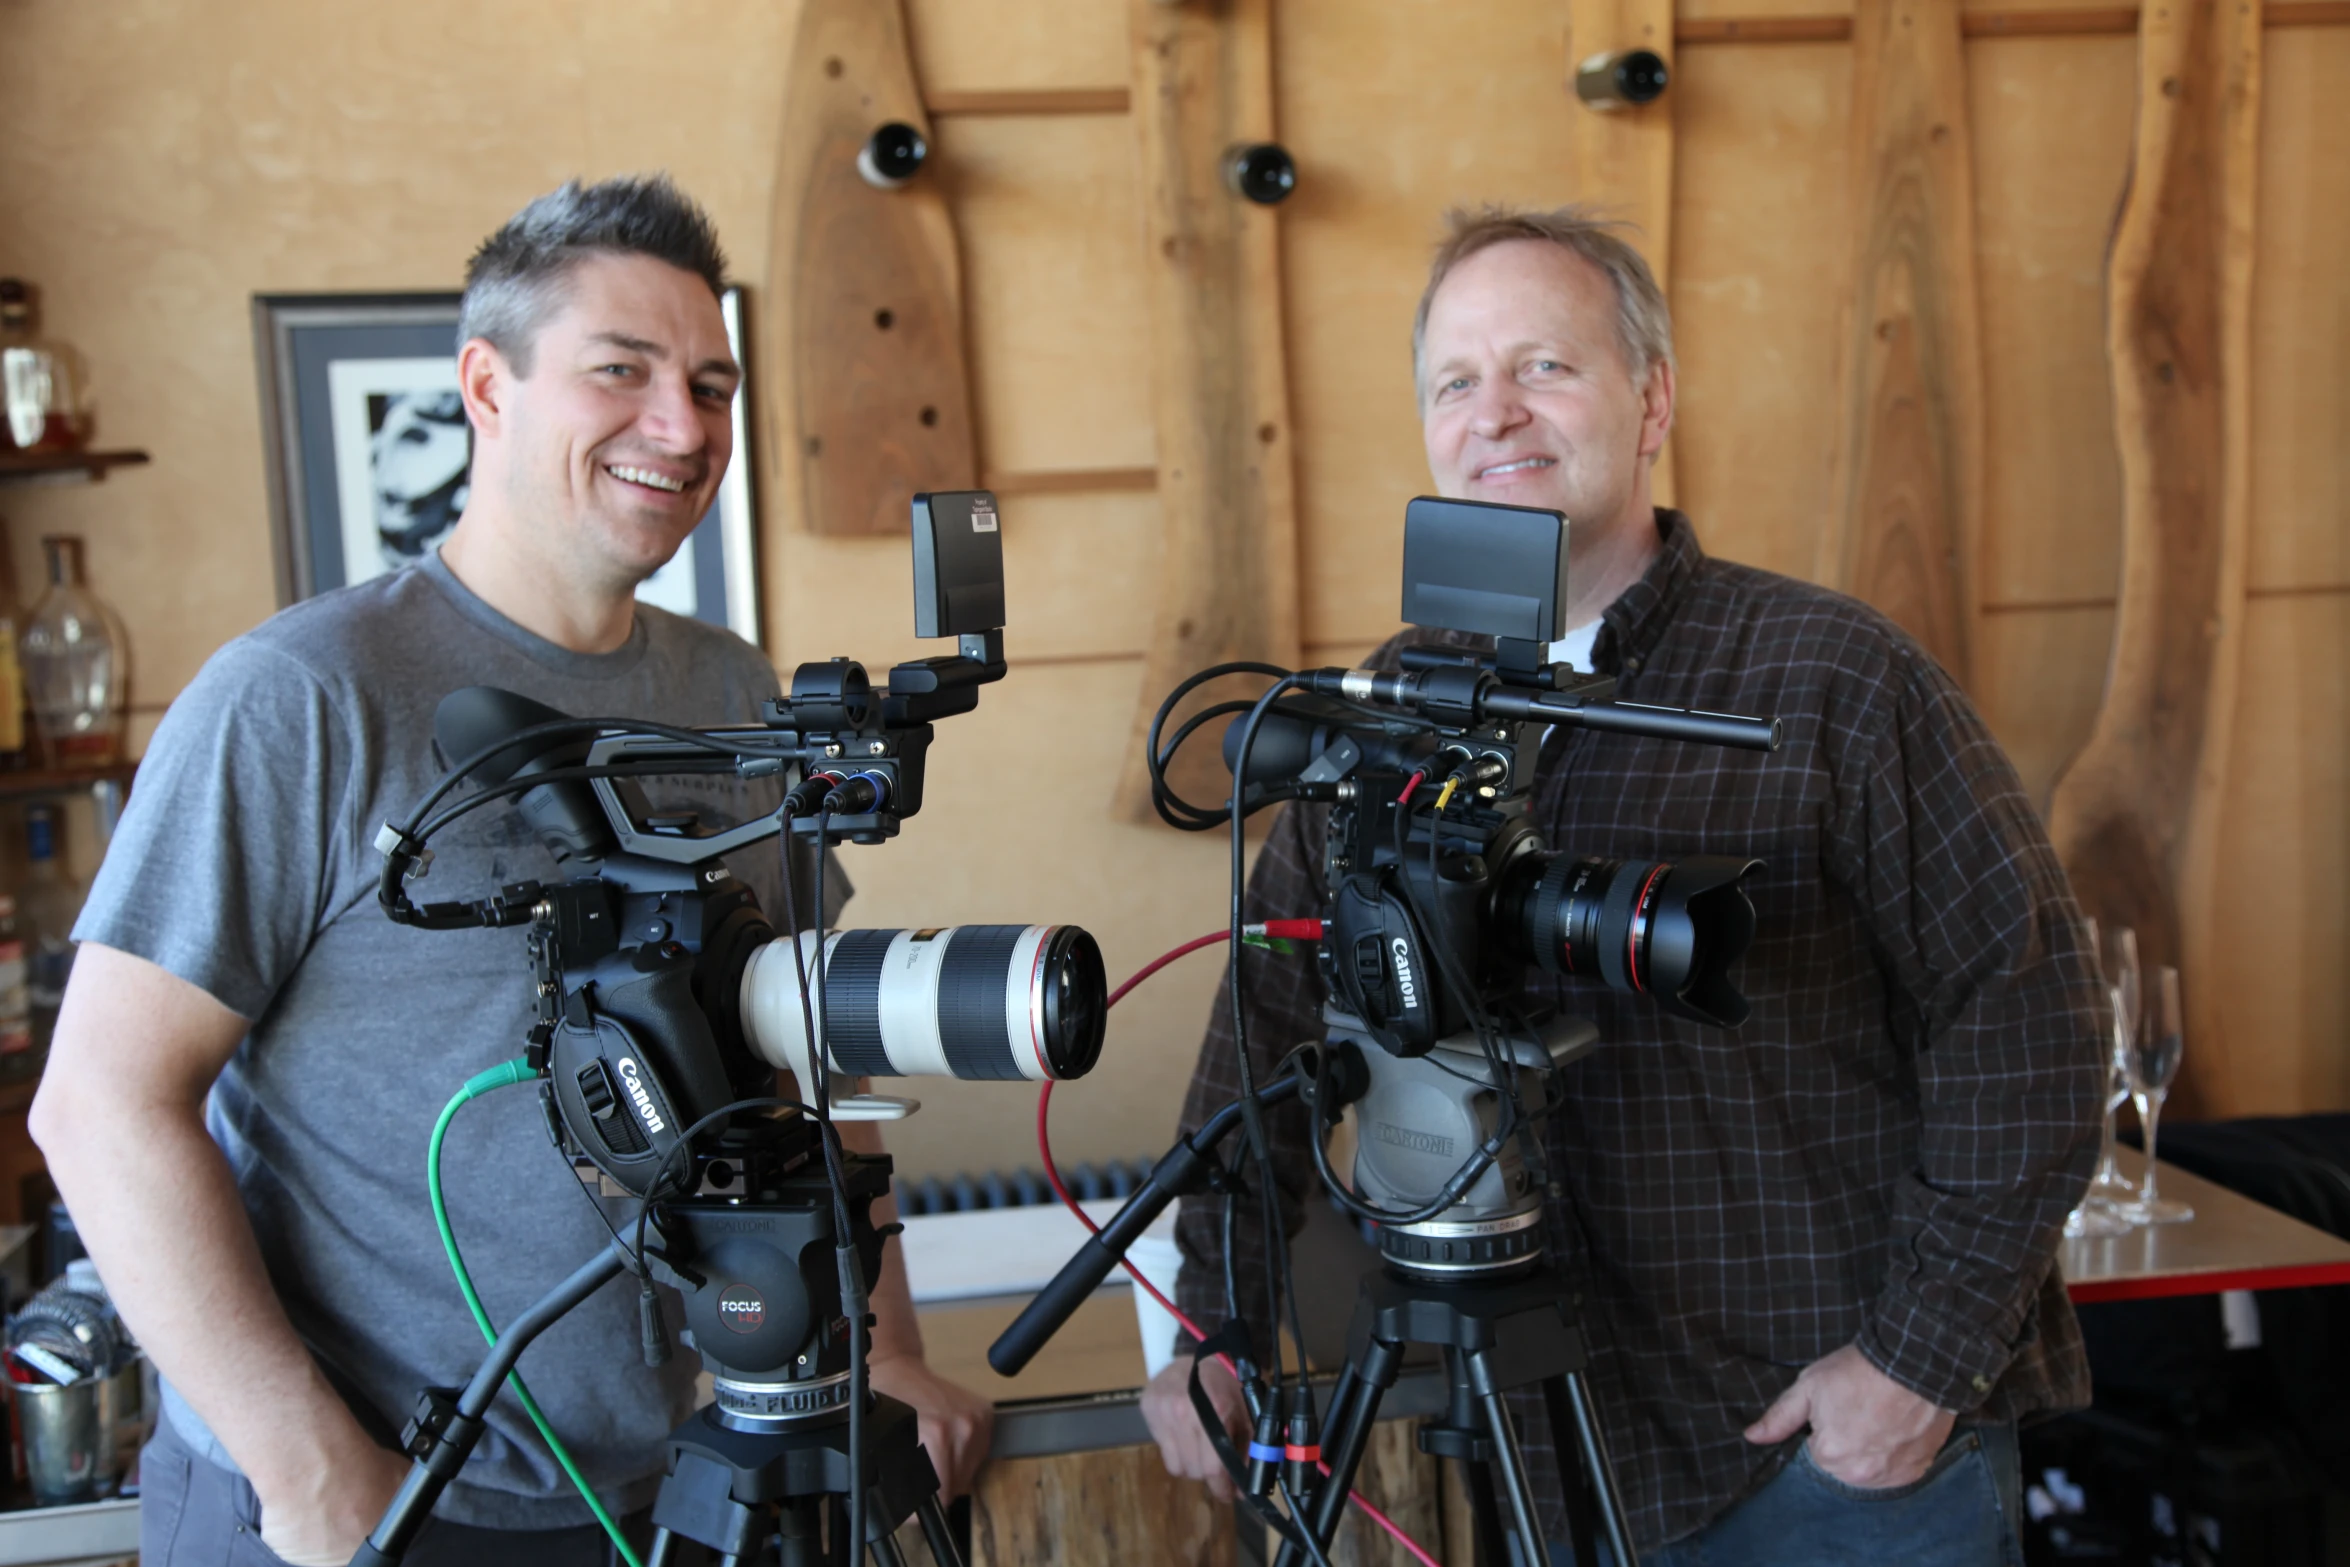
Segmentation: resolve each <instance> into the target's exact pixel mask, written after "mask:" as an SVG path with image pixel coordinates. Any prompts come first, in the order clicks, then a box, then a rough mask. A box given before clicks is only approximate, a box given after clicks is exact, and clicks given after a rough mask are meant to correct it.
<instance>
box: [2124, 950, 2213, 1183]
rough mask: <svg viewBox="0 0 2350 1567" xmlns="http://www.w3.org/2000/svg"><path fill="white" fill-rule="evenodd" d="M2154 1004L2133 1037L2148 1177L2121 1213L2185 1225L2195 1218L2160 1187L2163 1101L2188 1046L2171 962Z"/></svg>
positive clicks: (2159, 976)
mask: <svg viewBox="0 0 2350 1567" xmlns="http://www.w3.org/2000/svg"><path fill="white" fill-rule="evenodd" d="M2151 1000H2152V1002H2153V1005H2152V1006H2151V1007H2150V1008H2149V1009H2148V1011H2147V1016H2146V1018H2145V1021H2144V1024H2143V1026H2142V1027H2141V1028H2140V1029H2139V1030H2138V1032H2137V1033H2136V1034H2135V1035H2133V1036H2132V1037H2131V1040H2130V1050H2129V1068H2130V1097H2131V1098H2132V1099H2134V1100H2136V1101H2137V1103H2138V1121H2139V1124H2140V1125H2142V1126H2144V1127H2145V1128H2146V1176H2145V1179H2144V1180H2142V1181H2141V1182H2140V1183H2139V1185H2138V1195H2137V1196H2136V1197H2135V1198H2134V1199H2132V1200H2131V1201H2129V1202H2126V1203H2123V1204H2122V1205H2121V1214H2122V1217H2123V1218H2125V1219H2128V1220H2130V1221H2131V1222H2132V1223H2135V1224H2179V1223H2183V1222H2184V1221H2186V1220H2188V1219H2192V1218H2193V1217H2195V1210H2194V1209H2193V1208H2190V1207H2188V1206H2187V1205H2186V1204H2185V1203H2183V1202H2171V1201H2168V1200H2166V1199H2164V1198H2163V1197H2161V1196H2159V1195H2157V1194H2156V1192H2155V1190H2154V1171H2155V1167H2154V1132H2155V1125H2156V1123H2157V1122H2159V1121H2160V1120H2161V1119H2162V1102H2163V1100H2164V1099H2166V1098H2168V1097H2169V1096H2170V1085H2171V1083H2172V1081H2173V1080H2174V1079H2175V1078H2177V1076H2178V1075H2179V1057H2180V1055H2181V1054H2182V1053H2183V1052H2184V1051H2185V1049H2186V1015H2185V1013H2184V1012H2183V1010H2182V1009H2181V1008H2180V1006H2179V971H2178V970H2177V969H2175V968H2172V967H2170V966H2169V965H2167V964H2165V965H2164V966H2162V967H2161V968H2158V969H2156V970H2155V971H2154V994H2153V996H2152V998H2151Z"/></svg>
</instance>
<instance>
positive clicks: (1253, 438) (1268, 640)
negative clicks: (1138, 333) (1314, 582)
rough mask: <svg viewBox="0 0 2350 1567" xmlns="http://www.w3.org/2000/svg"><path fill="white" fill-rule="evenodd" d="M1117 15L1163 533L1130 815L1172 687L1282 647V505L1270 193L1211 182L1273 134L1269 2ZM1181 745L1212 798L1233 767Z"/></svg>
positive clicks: (1275, 247) (1292, 558)
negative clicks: (1143, 270)
mask: <svg viewBox="0 0 2350 1567" xmlns="http://www.w3.org/2000/svg"><path fill="white" fill-rule="evenodd" d="M1127 15H1128V19H1129V25H1130V26H1131V28H1132V36H1133V44H1134V88H1133V97H1132V103H1133V111H1132V113H1133V120H1134V129H1135V138H1136V142H1137V147H1138V151H1139V153H1140V163H1141V173H1142V187H1143V211H1144V223H1143V230H1144V240H1145V244H1146V245H1147V246H1148V251H1147V254H1146V256H1145V264H1146V266H1147V267H1148V269H1149V279H1150V282H1149V287H1150V300H1151V348H1152V355H1153V375H1154V377H1155V380H1156V386H1155V388H1154V398H1153V407H1154V412H1155V416H1156V421H1157V432H1158V461H1159V484H1158V491H1159V511H1160V532H1161V536H1162V538H1163V540H1164V548H1163V553H1162V555H1161V557H1160V564H1159V571H1158V595H1157V604H1156V606H1155V609H1154V615H1153V623H1152V631H1151V640H1150V649H1149V652H1148V653H1147V655H1146V656H1145V658H1144V661H1143V675H1142V690H1141V693H1140V701H1139V704H1138V707H1137V710H1136V713H1135V719H1134V726H1133V735H1134V738H1133V745H1132V747H1131V749H1130V751H1129V753H1128V759H1127V765H1126V770H1125V774H1124V777H1123V778H1122V780H1121V782H1120V785H1119V790H1118V803H1119V809H1120V811H1121V812H1122V813H1123V814H1125V815H1127V816H1130V817H1133V818H1134V819H1137V820H1143V819H1147V818H1149V816H1150V814H1151V808H1150V780H1149V775H1148V773H1147V771H1146V769H1145V765H1144V758H1143V746H1144V736H1145V735H1146V734H1147V732H1148V729H1149V725H1150V718H1151V714H1152V713H1153V712H1154V711H1156V710H1157V708H1158V705H1159V703H1160V701H1161V700H1162V699H1163V698H1164V697H1165V695H1166V693H1167V691H1168V690H1169V688H1171V687H1172V686H1173V685H1174V684H1175V683H1176V682H1177V681H1179V680H1181V679H1182V678H1183V677H1185V676H1186V675H1189V674H1191V673H1193V672H1194V671H1196V670H1198V669H1200V668H1202V667H1204V666H1206V665H1209V664H1214V663H1220V662H1224V661H1227V660H1233V659H1258V660H1264V661H1267V662H1271V663H1275V664H1280V665H1283V666H1285V667H1286V666H1294V665H1295V664H1296V662H1297V657H1298V602H1297V508H1296V499H1295V495H1294V480H1293V477H1292V471H1291V459H1290V449H1291V445H1292V440H1291V433H1292V432H1291V427H1290V422H1289V391H1288V377H1287V372H1286V370H1285V368H1284V360H1283V355H1282V343H1281V254H1280V231H1279V227H1278V222H1277V217H1276V213H1277V211H1278V209H1276V208H1271V207H1258V206H1253V205H1251V204H1250V203H1249V202H1247V201H1244V200H1242V199H1241V198H1240V197H1239V196H1237V195H1235V194H1234V193H1233V192H1232V191H1231V190H1229V189H1228V188H1226V186H1225V183H1224V162H1225V157H1226V154H1227V153H1228V152H1229V151H1230V150H1231V149H1232V148H1233V147H1235V146H1239V145H1243V144H1246V143H1250V142H1264V141H1271V140H1273V80H1272V76H1273V72H1272V48H1273V44H1272V19H1271V16H1270V0H1197V3H1192V4H1169V3H1166V0H1129V7H1128V12H1127ZM1304 178H1305V179H1307V180H1311V179H1312V178H1313V173H1312V171H1311V170H1307V171H1305V173H1304ZM1258 685H1259V686H1260V687H1261V685H1262V682H1258ZM1217 694H1220V695H1230V694H1232V693H1231V692H1230V691H1229V690H1224V691H1221V692H1219V693H1217ZM1185 760H1186V761H1188V762H1189V763H1190V765H1189V766H1188V767H1186V768H1185V769H1183V770H1182V771H1181V772H1179V773H1178V775H1177V777H1178V780H1179V785H1180V787H1181V789H1182V792H1183V793H1184V794H1185V796H1186V797H1187V798H1190V799H1192V800H1194V801H1196V802H1198V803H1201V804H1208V803H1211V802H1215V801H1220V800H1222V799H1223V798H1224V797H1225V795H1226V793H1227V792H1228V790H1229V789H1230V786H1231V775H1230V774H1229V773H1226V772H1224V770H1223V767H1222V763H1221V758H1220V757H1219V756H1218V754H1217V750H1216V745H1215V737H1214V735H1204V736H1202V737H1200V739H1199V740H1197V741H1195V742H1194V743H1193V745H1191V746H1189V747H1187V748H1186V756H1185Z"/></svg>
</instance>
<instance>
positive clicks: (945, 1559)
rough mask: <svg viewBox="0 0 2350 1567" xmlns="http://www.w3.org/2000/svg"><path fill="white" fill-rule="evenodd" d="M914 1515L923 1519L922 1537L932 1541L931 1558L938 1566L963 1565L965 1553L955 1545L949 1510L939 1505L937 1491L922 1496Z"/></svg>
mask: <svg viewBox="0 0 2350 1567" xmlns="http://www.w3.org/2000/svg"><path fill="white" fill-rule="evenodd" d="M914 1516H915V1517H917V1518H919V1519H921V1520H922V1538H923V1539H925V1540H927V1541H929V1542H930V1559H931V1560H932V1561H933V1562H935V1563H937V1567H963V1553H962V1552H961V1551H960V1550H958V1549H956V1547H955V1531H954V1530H953V1529H951V1528H949V1527H948V1526H947V1510H946V1509H945V1508H944V1507H941V1506H940V1505H939V1502H938V1493H937V1492H935V1491H933V1492H932V1493H931V1494H930V1495H928V1496H926V1497H924V1498H922V1505H921V1506H920V1507H918V1508H916V1509H915V1510H914Z"/></svg>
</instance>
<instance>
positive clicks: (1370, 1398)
mask: <svg viewBox="0 0 2350 1567" xmlns="http://www.w3.org/2000/svg"><path fill="white" fill-rule="evenodd" d="M1402 1364H1403V1346H1402V1345H1401V1344H1391V1343H1385V1342H1382V1341H1381V1340H1379V1339H1373V1340H1371V1342H1370V1343H1369V1345H1368V1346H1366V1347H1365V1349H1364V1350H1363V1358H1362V1362H1361V1364H1360V1365H1359V1366H1354V1365H1350V1366H1348V1367H1347V1368H1346V1371H1345V1374H1344V1375H1342V1376H1341V1377H1340V1378H1339V1381H1338V1386H1337V1388H1336V1389H1334V1390H1333V1392H1332V1394H1331V1400H1330V1424H1329V1425H1328V1426H1327V1427H1325V1428H1324V1433H1323V1439H1322V1461H1323V1462H1324V1463H1325V1464H1327V1465H1328V1466H1329V1469H1330V1473H1329V1474H1328V1475H1327V1476H1325V1477H1324V1478H1323V1480H1322V1485H1321V1489H1320V1490H1318V1491H1316V1492H1315V1493H1314V1503H1313V1507H1312V1509H1311V1510H1310V1511H1309V1513H1308V1514H1307V1516H1306V1518H1305V1520H1304V1523H1305V1527H1306V1528H1308V1529H1310V1530H1312V1531H1313V1536H1314V1543H1315V1544H1317V1545H1319V1546H1321V1547H1322V1548H1323V1549H1324V1550H1328V1549H1329V1547H1330V1540H1331V1537H1332V1536H1333V1535H1335V1534H1337V1533H1338V1521H1339V1519H1341V1518H1343V1517H1344V1516H1345V1515H1346V1498H1347V1494H1348V1493H1349V1492H1350V1491H1352V1490H1353V1489H1354V1483H1355V1474H1356V1472H1357V1471H1358V1470H1360V1469H1361V1467H1362V1463H1363V1449H1364V1447H1365V1446H1367V1445H1368V1444H1369V1442H1370V1440H1371V1427H1372V1426H1373V1425H1374V1424H1375V1423H1376V1422H1377V1421H1378V1419H1379V1400H1380V1399H1381V1398H1382V1397H1383V1396H1385V1394H1386V1392H1387V1390H1388V1389H1389V1388H1391V1387H1393V1386H1395V1377H1396V1371H1397V1369H1398V1368H1399V1367H1400V1366H1402ZM1304 1554H1305V1553H1304V1552H1303V1551H1301V1550H1299V1549H1298V1548H1297V1547H1296V1546H1294V1545H1289V1544H1284V1545H1283V1546H1282V1547H1281V1551H1280V1554H1279V1555H1278V1556H1276V1557H1275V1558H1274V1567H1297V1561H1298V1558H1299V1557H1301V1556H1303V1555H1304Z"/></svg>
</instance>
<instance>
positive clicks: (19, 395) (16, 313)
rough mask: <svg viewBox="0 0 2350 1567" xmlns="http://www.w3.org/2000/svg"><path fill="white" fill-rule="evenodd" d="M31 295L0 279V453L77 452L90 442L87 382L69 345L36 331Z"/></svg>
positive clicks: (20, 282)
mask: <svg viewBox="0 0 2350 1567" xmlns="http://www.w3.org/2000/svg"><path fill="white" fill-rule="evenodd" d="M37 326H38V323H37V322H36V321H35V319H34V316H33V291H32V289H31V288H30V287H29V286H27V285H26V283H25V281H24V279H22V278H13V277H11V278H0V397H4V399H5V402H6V414H7V417H6V418H5V419H4V420H0V451H19V452H76V451H80V450H81V449H82V448H83V447H84V446H86V445H88V444H89V440H90V406H89V392H90V376H89V370H88V368H87V366H86V364H85V363H84V361H83V359H82V356H81V355H80V354H79V353H78V352H76V351H75V349H74V348H73V347H72V345H70V344H67V343H60V342H57V341H56V340H54V339H51V338H44V337H42V336H40V335H39V333H38V331H37V330H36V328H37Z"/></svg>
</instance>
